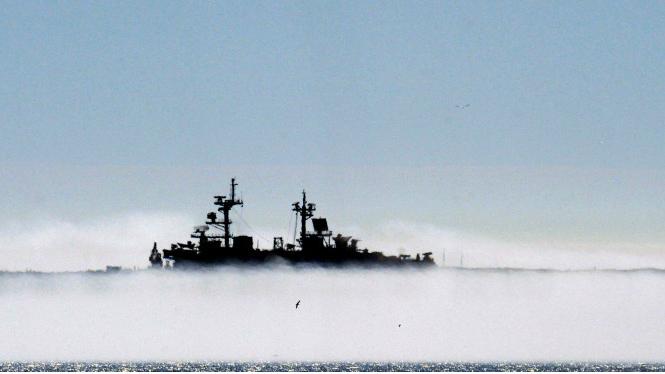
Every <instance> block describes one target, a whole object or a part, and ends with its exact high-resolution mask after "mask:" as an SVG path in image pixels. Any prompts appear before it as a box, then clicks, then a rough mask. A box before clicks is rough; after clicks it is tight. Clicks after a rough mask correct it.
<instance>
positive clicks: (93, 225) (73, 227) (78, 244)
mask: <svg viewBox="0 0 665 374" xmlns="http://www.w3.org/2000/svg"><path fill="white" fill-rule="evenodd" d="M235 221H236V224H235V225H234V233H236V234H244V235H252V236H254V238H255V243H256V242H258V243H259V245H260V246H261V247H262V248H267V247H268V248H269V247H270V246H271V245H272V237H273V236H283V237H284V238H285V240H287V241H289V242H290V241H292V240H293V228H292V227H291V228H290V229H289V230H287V231H284V228H281V229H274V228H266V227H249V226H248V225H247V224H245V223H244V221H243V220H242V219H236V220H235ZM200 223H201V221H200V219H199V218H197V217H188V216H185V215H182V214H178V213H169V212H134V213H128V214H122V215H117V216H113V217H104V218H98V219H95V220H90V221H85V222H71V221H62V220H58V219H55V218H47V219H39V220H30V221H24V222H9V223H7V222H5V223H3V224H2V225H0V243H1V244H0V259H1V260H0V270H8V271H25V270H38V271H81V270H88V269H103V268H105V267H106V266H107V265H116V266H123V267H126V268H134V267H137V268H144V267H146V266H147V265H148V255H149V252H150V249H151V248H152V244H153V242H155V241H156V242H157V243H158V245H159V248H168V247H169V246H170V244H171V243H174V242H185V241H187V240H190V237H189V235H190V233H191V229H192V227H193V226H195V225H199V224H200ZM334 229H335V232H341V233H343V234H344V235H353V236H354V237H355V238H359V239H361V241H360V246H361V247H362V248H369V249H370V250H379V251H383V252H385V253H386V254H393V255H395V254H400V253H405V254H412V255H415V253H422V252H428V251H431V252H433V253H434V255H433V257H434V259H435V260H436V262H437V263H438V264H439V265H447V266H465V267H483V268H495V267H513V268H532V269H533V268H538V269H562V270H566V269H594V268H597V269H636V268H662V269H665V251H663V249H664V248H663V247H662V246H661V245H660V244H658V243H649V242H640V243H616V242H612V243H588V242H566V241H557V242H552V241H540V242H535V241H531V242H519V241H514V242H509V241H506V240H500V239H496V238H492V237H487V236H482V235H479V234H476V233H470V232H465V231H460V230H457V229H454V228H446V227H438V226H435V225H430V224H416V223H413V222H397V221H388V222H384V223H377V224H376V225H375V226H372V227H334ZM444 252H445V263H444Z"/></svg>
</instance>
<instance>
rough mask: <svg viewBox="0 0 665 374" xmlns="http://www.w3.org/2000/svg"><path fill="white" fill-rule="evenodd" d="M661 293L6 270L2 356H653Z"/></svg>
mask: <svg viewBox="0 0 665 374" xmlns="http://www.w3.org/2000/svg"><path fill="white" fill-rule="evenodd" d="M664 288H665V275H663V273H660V272H651V271H639V272H623V273H622V272H577V273H559V272H524V271H489V270H484V271H480V270H455V269H434V270H432V271H423V272H417V271H405V272H399V271H333V270H316V269H311V270H293V269H288V268H280V269H275V270H273V271H268V270H238V269H235V270H234V269H230V268H223V269H221V270H220V271H215V272H209V273H198V274H197V273H193V274H190V273H177V272H156V273H153V272H138V273H125V274H114V275H111V274H60V275H54V274H48V275H36V274H18V275H17V274H13V275H12V274H2V275H0V296H1V297H2V300H3V303H2V304H1V305H0V318H1V319H2V321H3V325H4V327H3V329H1V330H0V352H2V355H3V359H4V360H278V361H279V360H437V361H438V360H613V361H616V360H643V361H644V360H662V359H663V358H664V357H665V347H664V346H663V345H662V344H661V343H662V341H663V340H665V320H664V319H663V318H662V305H664V304H663V302H664V301H665V300H664V298H665V296H664V295H663V293H662V290H663V289H664ZM298 300H301V304H300V307H299V308H298V309H297V310H296V309H295V303H296V301H298ZM400 325H401V327H400Z"/></svg>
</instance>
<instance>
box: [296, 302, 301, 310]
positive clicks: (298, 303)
mask: <svg viewBox="0 0 665 374" xmlns="http://www.w3.org/2000/svg"><path fill="white" fill-rule="evenodd" d="M298 305H300V300H298V302H297V303H296V309H298Z"/></svg>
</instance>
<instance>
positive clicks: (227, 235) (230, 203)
mask: <svg viewBox="0 0 665 374" xmlns="http://www.w3.org/2000/svg"><path fill="white" fill-rule="evenodd" d="M237 185H238V183H236V179H235V178H231V197H230V198H228V199H227V198H226V196H215V203H214V204H215V205H218V206H219V209H217V211H219V212H222V213H223V214H224V219H223V220H222V221H221V222H214V223H217V224H221V225H222V226H223V228H224V247H225V248H230V247H231V244H230V241H231V228H230V227H231V223H232V222H231V219H230V218H229V212H230V211H231V209H233V207H234V206H236V205H240V206H242V200H237V199H236V186H237ZM209 218H211V217H210V215H209ZM213 220H214V218H213Z"/></svg>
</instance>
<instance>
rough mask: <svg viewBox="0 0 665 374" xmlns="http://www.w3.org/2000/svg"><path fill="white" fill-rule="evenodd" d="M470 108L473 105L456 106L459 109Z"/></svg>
mask: <svg viewBox="0 0 665 374" xmlns="http://www.w3.org/2000/svg"><path fill="white" fill-rule="evenodd" d="M470 106H471V104H464V105H455V107H456V108H459V109H464V108H468V107H470Z"/></svg>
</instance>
